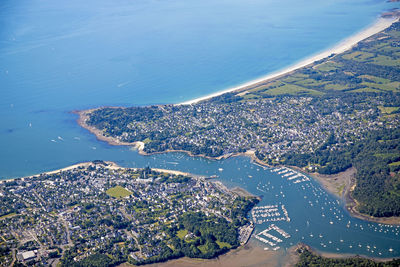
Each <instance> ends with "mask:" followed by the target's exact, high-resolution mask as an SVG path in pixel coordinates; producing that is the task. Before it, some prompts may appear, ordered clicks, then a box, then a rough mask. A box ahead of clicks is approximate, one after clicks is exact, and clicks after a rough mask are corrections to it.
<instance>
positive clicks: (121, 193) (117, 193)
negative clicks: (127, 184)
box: [106, 185, 132, 198]
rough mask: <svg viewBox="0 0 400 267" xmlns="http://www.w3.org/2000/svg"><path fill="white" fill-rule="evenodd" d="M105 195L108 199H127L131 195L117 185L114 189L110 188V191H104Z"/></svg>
mask: <svg viewBox="0 0 400 267" xmlns="http://www.w3.org/2000/svg"><path fill="white" fill-rule="evenodd" d="M106 193H107V195H109V196H110V197H115V198H121V197H127V196H130V195H131V194H132V192H131V191H129V190H126V189H125V188H123V187H122V186H119V185H117V186H115V187H111V188H110V189H108V190H107V191H106Z"/></svg>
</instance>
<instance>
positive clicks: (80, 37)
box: [0, 0, 400, 257]
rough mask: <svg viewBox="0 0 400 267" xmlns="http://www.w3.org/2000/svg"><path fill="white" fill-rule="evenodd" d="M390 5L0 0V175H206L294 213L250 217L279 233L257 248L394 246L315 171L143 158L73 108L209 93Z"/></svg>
mask: <svg viewBox="0 0 400 267" xmlns="http://www.w3.org/2000/svg"><path fill="white" fill-rule="evenodd" d="M396 7H397V8H398V7H400V4H399V3H390V2H389V1H386V0H352V1H348V0H325V1H320V0H307V1H305V0H229V1H227V0H202V1H195V0H185V1H183V0H163V1H161V0H135V1H132V0H113V1H111V0H96V1H94V0H86V1H80V0H69V1H51V0H29V1H25V0H17V1H15V0H13V1H11V0H3V1H1V2H0V125H1V126H0V179H9V178H16V177H22V176H27V175H33V174H37V173H40V172H44V171H51V170H55V169H59V168H63V167H66V166H69V165H72V164H75V163H78V162H83V161H91V160H96V159H101V160H109V161H115V162H116V163H118V164H120V165H121V166H125V167H145V166H150V167H158V168H167V169H175V170H181V171H188V172H192V173H195V174H199V175H213V174H215V175H218V176H219V179H220V180H221V181H222V182H223V183H225V184H226V185H227V186H229V187H231V186H240V187H243V188H245V189H246V190H248V191H249V192H251V193H253V194H256V195H262V201H261V202H260V204H258V206H259V207H265V206H270V205H275V206H277V207H278V208H279V209H282V205H284V207H285V209H286V211H287V214H288V216H289V217H290V222H288V221H287V220H286V221H274V222H263V223H261V224H257V229H256V234H260V236H261V235H262V232H263V231H264V230H266V229H269V227H271V224H273V225H274V227H275V228H274V229H275V230H274V229H272V228H271V229H272V230H271V229H270V231H266V232H264V233H267V234H268V233H269V234H271V235H274V236H276V237H278V238H279V239H281V240H282V241H281V242H276V243H277V244H276V245H275V246H269V245H268V244H266V243H263V242H262V241H257V242H259V243H260V245H261V246H264V245H265V246H266V249H274V248H276V247H278V246H279V247H280V249H286V248H288V247H290V246H291V245H292V244H296V243H298V242H304V243H307V244H309V245H311V246H313V247H315V248H316V249H318V250H321V251H326V252H338V253H349V254H361V255H366V256H371V257H393V256H400V241H399V240H400V238H399V236H398V233H399V226H387V225H379V224H375V223H368V222H365V221H361V220H358V219H355V218H352V217H350V216H349V214H348V213H347V212H346V211H345V209H344V208H343V202H342V201H341V200H340V199H337V198H336V197H335V196H333V195H330V194H328V193H326V192H325V191H324V190H323V189H322V188H321V186H320V185H319V184H318V183H316V182H315V181H313V180H311V179H310V180H309V181H304V182H300V183H296V184H294V183H293V182H294V181H292V180H288V179H286V178H282V177H281V176H282V175H280V174H278V173H277V172H274V171H272V170H270V169H264V168H262V167H260V166H257V165H255V164H253V163H252V162H251V161H250V159H249V158H247V157H236V158H230V159H226V160H221V161H212V160H207V159H203V158H198V157H189V156H187V155H185V154H180V153H169V154H160V155H154V156H141V155H139V154H138V153H137V151H135V150H132V149H130V148H129V147H118V146H110V145H108V144H107V143H105V142H101V141H98V140H97V139H96V137H95V136H94V135H92V134H90V133H89V132H88V131H87V130H85V129H82V128H81V127H79V126H78V124H77V123H76V119H77V115H76V114H73V113H72V111H74V110H82V109H88V108H94V107H99V106H144V105H153V104H169V103H180V102H184V101H188V100H190V99H193V98H197V97H201V96H205V95H208V94H212V93H215V92H218V91H221V90H223V89H226V88H229V87H232V86H235V85H238V84H241V83H244V82H246V81H249V80H253V79H256V78H259V77H262V76H265V75H266V74H269V73H273V72H275V71H278V70H281V69H284V68H285V67H287V66H289V65H292V64H294V63H296V62H299V61H301V60H303V59H305V58H308V57H310V56H312V55H314V54H317V53H318V52H321V51H324V50H326V49H328V48H330V47H332V46H334V45H335V44H337V43H339V42H340V41H341V40H343V39H345V38H346V37H349V36H351V35H353V34H355V33H357V32H359V31H360V30H362V29H364V28H366V27H368V26H369V25H371V24H373V23H374V22H375V21H376V20H377V18H378V17H379V16H380V14H381V13H382V12H385V11H388V10H390V9H392V8H396ZM250 176H251V177H250ZM311 205H312V206H311ZM280 212H282V210H280ZM322 215H324V216H322ZM276 227H279V229H282V230H284V231H285V232H286V233H288V234H289V235H290V237H289V238H285V237H282V235H280V237H279V233H278V234H276V233H277V232H276ZM273 231H275V232H273ZM272 233H274V234H272ZM265 237H266V236H265V235H264V238H265ZM257 240H258V239H257Z"/></svg>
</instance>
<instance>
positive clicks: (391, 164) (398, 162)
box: [389, 161, 400, 166]
mask: <svg viewBox="0 0 400 267" xmlns="http://www.w3.org/2000/svg"><path fill="white" fill-rule="evenodd" d="M389 166H400V161H396V162H392V163H390V164H389Z"/></svg>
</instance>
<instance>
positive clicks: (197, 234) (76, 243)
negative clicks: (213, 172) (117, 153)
mask: <svg viewBox="0 0 400 267" xmlns="http://www.w3.org/2000/svg"><path fill="white" fill-rule="evenodd" d="M0 200H1V202H2V203H3V205H2V206H1V211H0V213H1V214H0V233H1V237H2V242H1V245H0V250H1V256H0V265H1V266H9V265H10V266H13V265H14V264H16V266H17V265H18V264H20V263H23V264H30V265H32V264H39V265H52V266H56V265H57V263H59V264H60V265H61V266H111V265H117V264H120V263H124V262H128V263H131V264H135V265H142V264H146V263H153V262H160V261H166V260H169V259H175V258H180V257H183V256H187V257H191V258H213V257H216V256H218V255H220V254H223V253H225V252H227V251H229V250H231V249H234V248H237V247H239V246H241V245H243V244H245V243H246V242H247V240H248V239H249V238H250V235H251V233H252V231H253V229H254V227H253V224H252V223H251V222H250V221H249V220H248V219H247V213H248V212H249V211H250V210H251V208H252V207H253V206H254V205H255V204H256V203H257V202H258V199H257V198H256V197H252V196H247V197H244V196H239V195H238V194H236V193H233V192H231V191H230V190H228V189H227V188H226V187H224V186H223V185H222V184H221V183H218V182H211V181H208V180H206V179H204V178H201V177H193V176H191V175H189V174H186V173H180V172H176V171H168V170H158V169H151V168H148V167H147V168H144V169H130V168H121V167H119V166H117V165H116V164H114V163H112V162H104V161H94V162H88V163H82V164H77V165H74V166H71V167H68V168H65V169H62V170H59V171H54V172H49V173H43V174H40V175H36V176H32V177H26V178H19V179H14V180H6V181H3V182H2V183H1V184H0Z"/></svg>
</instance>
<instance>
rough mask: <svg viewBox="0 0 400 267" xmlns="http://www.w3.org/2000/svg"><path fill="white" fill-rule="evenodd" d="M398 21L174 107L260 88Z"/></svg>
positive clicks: (370, 28) (376, 25) (391, 19)
mask: <svg viewBox="0 0 400 267" xmlns="http://www.w3.org/2000/svg"><path fill="white" fill-rule="evenodd" d="M398 20H399V18H398V17H389V18H383V17H380V18H378V19H377V20H376V21H375V22H374V23H372V24H371V25H369V26H367V27H366V28H364V29H363V30H361V31H359V32H358V33H355V34H354V35H352V36H350V37H347V38H345V39H344V40H342V41H340V42H339V43H337V44H336V45H334V46H332V47H330V48H328V49H326V50H323V51H321V52H318V53H316V54H314V55H311V56H310V57H307V58H305V59H302V60H300V61H299V62H297V63H294V64H293V65H290V66H288V67H286V68H284V69H282V70H278V71H276V72H273V73H271V74H268V75H265V76H263V77H260V78H257V79H254V80H251V81H248V82H245V83H243V84H240V85H238V86H234V87H231V88H228V89H225V90H222V91H219V92H216V93H212V94H209V95H206V96H202V97H198V98H195V99H192V100H189V101H185V102H182V103H179V104H176V105H191V104H195V103H198V102H201V101H204V100H208V99H211V98H214V97H216V96H220V95H223V94H226V93H230V92H234V91H243V90H246V89H251V88H254V87H258V86H261V85H263V84H265V83H267V82H271V81H273V80H275V79H278V78H280V77H281V76H284V75H287V74H290V73H291V72H293V71H296V70H298V69H300V68H303V67H306V66H308V65H310V64H313V63H315V62H316V61H319V60H322V59H324V58H327V57H329V56H331V55H332V54H339V53H343V52H345V51H347V50H349V49H351V48H352V47H354V46H355V45H356V44H357V43H359V42H360V41H362V40H365V39H367V38H369V37H370V36H372V35H374V34H376V33H378V32H381V31H383V30H385V29H386V28H388V27H390V26H391V25H392V24H393V23H394V22H396V21H398Z"/></svg>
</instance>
